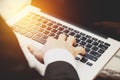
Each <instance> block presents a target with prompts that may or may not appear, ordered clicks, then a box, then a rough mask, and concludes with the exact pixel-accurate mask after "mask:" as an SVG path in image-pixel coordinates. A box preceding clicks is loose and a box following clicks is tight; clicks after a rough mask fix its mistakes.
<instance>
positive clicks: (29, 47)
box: [27, 45, 43, 63]
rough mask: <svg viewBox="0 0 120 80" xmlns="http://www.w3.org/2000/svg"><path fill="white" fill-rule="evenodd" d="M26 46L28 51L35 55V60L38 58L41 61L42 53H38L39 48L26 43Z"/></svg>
mask: <svg viewBox="0 0 120 80" xmlns="http://www.w3.org/2000/svg"><path fill="white" fill-rule="evenodd" d="M27 48H28V50H29V52H30V53H31V54H32V55H33V56H35V58H36V59H37V60H39V61H40V62H42V63H43V55H42V53H40V52H41V51H40V50H39V49H37V48H36V47H33V46H31V45H28V46H27Z"/></svg>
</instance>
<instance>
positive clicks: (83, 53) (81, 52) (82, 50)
mask: <svg viewBox="0 0 120 80" xmlns="http://www.w3.org/2000/svg"><path fill="white" fill-rule="evenodd" d="M75 52H76V53H77V54H80V55H83V56H84V55H85V54H86V51H85V49H84V48H83V47H81V46H79V47H75Z"/></svg>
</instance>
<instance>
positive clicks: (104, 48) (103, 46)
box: [98, 44, 108, 50]
mask: <svg viewBox="0 0 120 80" xmlns="http://www.w3.org/2000/svg"><path fill="white" fill-rule="evenodd" d="M98 47H99V48H101V49H102V50H106V49H107V48H108V47H107V46H105V45H102V44H100V45H99V46H98Z"/></svg>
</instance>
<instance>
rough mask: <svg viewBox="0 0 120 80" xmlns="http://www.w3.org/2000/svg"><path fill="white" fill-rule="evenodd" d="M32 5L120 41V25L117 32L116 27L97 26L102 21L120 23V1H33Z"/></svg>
mask: <svg viewBox="0 0 120 80" xmlns="http://www.w3.org/2000/svg"><path fill="white" fill-rule="evenodd" d="M32 4H33V5H35V6H37V7H40V8H41V9H42V11H43V12H47V13H49V14H50V15H53V16H55V17H59V18H60V19H63V20H65V21H67V22H71V23H73V24H75V25H82V26H84V27H85V28H88V29H90V30H95V31H96V32H98V33H102V34H104V35H107V36H110V37H112V38H115V39H117V40H119V41H120V25H118V26H119V28H117V30H116V28H115V29H114V25H112V28H109V27H107V28H105V26H103V25H100V26H98V25H97V26H96V25H95V23H96V22H100V21H112V22H118V23H120V11H119V10H120V9H119V8H120V4H119V0H33V2H32ZM118 29H119V30H118Z"/></svg>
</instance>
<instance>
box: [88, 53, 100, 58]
mask: <svg viewBox="0 0 120 80" xmlns="http://www.w3.org/2000/svg"><path fill="white" fill-rule="evenodd" d="M90 54H91V55H93V56H95V57H97V58H98V57H100V56H101V54H99V53H97V52H95V51H91V52H90Z"/></svg>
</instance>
